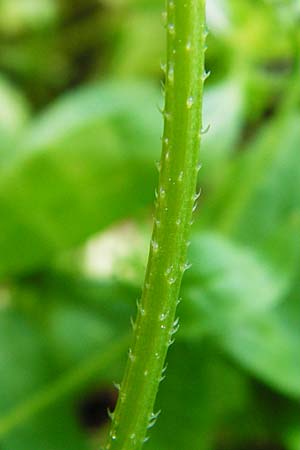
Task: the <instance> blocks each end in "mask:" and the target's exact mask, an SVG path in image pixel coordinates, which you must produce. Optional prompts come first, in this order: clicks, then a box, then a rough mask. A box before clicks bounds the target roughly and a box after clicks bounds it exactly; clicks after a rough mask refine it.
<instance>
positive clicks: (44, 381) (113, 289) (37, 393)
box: [0, 275, 132, 450]
mask: <svg viewBox="0 0 300 450" xmlns="http://www.w3.org/2000/svg"><path fill="white" fill-rule="evenodd" d="M131 292H132V289H131V288H127V287H126V286H125V285H118V284H116V283H109V282H107V283H95V284H93V283H91V282H89V283H88V282H87V281H85V282H83V281H78V280H77V281H75V279H73V278H72V277H70V276H62V275H61V276H54V275H53V276H50V278H48V277H46V278H42V279H41V280H39V281H37V280H36V282H35V284H34V285H32V284H31V283H29V284H28V282H26V283H25V284H24V283H22V285H20V286H19V287H18V288H15V289H14V290H13V293H12V299H11V302H12V303H13V304H15V305H16V306H11V307H10V308H9V309H5V310H3V311H1V314H0V324H1V327H0V334H1V343H0V360H1V366H0V385H1V389H0V394H1V405H0V442H1V443H3V445H4V448H5V449H9V450H10V449H13V450H19V449H20V450H21V449H22V450H24V448H26V449H27V448H28V449H29V448H41V449H43V450H48V449H49V450H57V449H59V450H60V449H63V448H66V449H71V448H74V449H81V448H87V444H86V437H84V436H83V435H81V434H82V433H81V432H80V430H79V424H78V423H76V421H75V409H74V405H73V400H74V394H76V393H77V392H78V391H79V390H80V389H82V388H83V387H85V388H86V387H87V386H91V385H93V384H95V383H97V386H99V385H100V386H101V385H103V384H105V383H106V382H109V383H112V381H113V379H114V378H113V377H115V376H116V374H117V375H118V376H120V365H122V364H123V356H125V353H126V350H127V348H128V345H129V338H128V328H129V327H128V323H129V312H130V310H131V308H129V305H128V303H127V297H128V295H129V293H130V294H131ZM130 297H131V295H130ZM111 303H112V305H111ZM36 305H38V306H37V308H36ZM41 305H42V306H41ZM113 317H115V320H113ZM62 427H63V430H62ZM15 430H17V432H15ZM64 430H65V431H66V433H65V434H64V432H63V431H64ZM48 434H49V436H48ZM52 434H53V436H52ZM43 441H44V442H43ZM22 443H23V444H22ZM22 445H23V446H22Z"/></svg>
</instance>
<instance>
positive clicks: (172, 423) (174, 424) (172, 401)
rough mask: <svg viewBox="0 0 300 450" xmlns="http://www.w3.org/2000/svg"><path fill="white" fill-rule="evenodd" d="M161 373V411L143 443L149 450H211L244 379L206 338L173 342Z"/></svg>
mask: <svg viewBox="0 0 300 450" xmlns="http://www.w3.org/2000/svg"><path fill="white" fill-rule="evenodd" d="M166 375H167V377H166V380H165V381H164V382H163V384H162V385H161V387H160V391H159V395H158V400H157V405H156V408H157V409H158V410H161V414H160V415H159V418H158V421H157V424H156V425H155V427H154V428H153V431H152V430H150V431H149V433H150V436H151V437H150V441H149V443H148V444H147V445H148V446H149V448H150V449H151V450H152V449H153V450H155V449H158V448H159V449H160V450H168V449H170V448H172V449H174V450H189V449H191V448H193V449H194V448H195V449H196V448H197V449H199V450H200V449H201V450H202V449H203V450H204V449H205V450H206V449H207V450H208V449H210V450H211V449H213V448H214V441H215V438H216V430H217V429H218V426H219V425H220V422H221V421H223V420H224V419H225V417H228V416H229V415H230V414H233V413H236V414H238V413H239V412H240V411H241V410H243V407H244V404H245V402H246V400H247V396H248V387H247V383H246V382H245V379H244V377H243V376H242V375H240V374H239V373H238V371H237V370H236V369H235V368H233V367H231V366H230V364H229V363H228V362H226V361H225V360H223V358H221V357H220V355H219V354H218V351H217V350H216V348H214V347H213V346H212V345H211V343H210V342H209V341H206V340H204V341H202V342H201V343H198V342H197V343H195V342H193V343H191V342H188V343H187V342H176V345H175V346H174V347H173V348H172V350H171V351H170V353H169V356H168V366H167V372H166Z"/></svg>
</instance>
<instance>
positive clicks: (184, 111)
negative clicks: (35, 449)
mask: <svg viewBox="0 0 300 450" xmlns="http://www.w3.org/2000/svg"><path fill="white" fill-rule="evenodd" d="M164 19H165V23H166V34H167V62H166V65H165V79H166V82H165V106H164V133H163V138H162V142H163V145H162V156H161V162H160V165H159V172H160V176H159V186H158V191H157V204H156V210H155V219H154V229H153V234H152V240H151V248H150V253H149V260H148V266H147V271H146V276H145V281H144V286H143V293H142V298H141V300H140V302H139V303H138V314H137V319H136V322H135V324H134V339H133V344H132V347H131V348H130V350H129V357H128V362H127V367H126V370H125V375H124V379H123V381H122V384H121V386H120V391H119V397H118V402H117V406H116V409H115V411H114V413H113V414H112V424H111V429H110V433H109V437H108V441H107V444H106V450H138V449H140V448H141V447H142V445H143V443H144V442H145V441H146V440H147V431H148V429H149V428H151V426H152V425H153V424H154V422H155V420H156V418H157V415H158V414H157V413H155V412H153V408H154V402H155V397H156V393H157V390H158V385H159V383H160V381H161V379H162V377H163V376H164V365H165V358H166V354H167V350H168V347H169V346H170V344H171V343H172V341H173V335H174V333H175V332H176V330H177V328H178V319H175V317H176V316H175V313H176V307H177V304H178V296H179V290H180V284H181V279H182V275H183V273H184V271H185V270H186V269H187V268H188V263H187V260H186V258H187V248H188V245H189V233H190V228H191V223H192V216H193V210H194V208H195V202H196V201H197V197H198V195H197V194H196V185H197V175H198V171H199V162H198V158H199V148H200V141H201V134H202V113H201V110H202V92H203V84H204V81H205V78H206V77H207V74H206V73H205V68H204V53H205V38H206V26H205V1H204V0H169V1H168V2H167V10H166V12H165V14H164Z"/></svg>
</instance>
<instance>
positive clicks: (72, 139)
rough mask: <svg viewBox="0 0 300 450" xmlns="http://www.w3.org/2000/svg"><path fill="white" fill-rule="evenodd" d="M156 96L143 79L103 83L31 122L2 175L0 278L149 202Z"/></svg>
mask: <svg viewBox="0 0 300 450" xmlns="http://www.w3.org/2000/svg"><path fill="white" fill-rule="evenodd" d="M155 96H156V93H155V91H154V89H152V88H151V87H150V86H149V85H147V84H137V83H136V84H130V83H127V84H118V83H105V84H103V85H102V86H93V87H88V88H84V89H82V90H81V91H79V92H77V93H73V94H71V95H70V96H69V97H68V98H66V99H64V100H61V101H60V102H58V104H56V105H54V106H53V107H52V108H51V109H50V111H48V112H47V113H46V114H44V115H43V116H42V117H41V118H39V119H37V120H36V121H35V123H34V124H33V126H32V127H31V129H30V130H29V131H28V132H27V133H26V134H25V135H24V136H23V138H22V142H21V144H20V146H19V148H18V151H17V152H16V154H15V157H14V158H12V159H11V160H10V161H9V164H6V165H5V164H4V169H3V170H2V174H1V181H0V212H1V221H0V232H1V236H2V238H0V254H1V255H3V257H2V258H1V257H0V274H1V275H2V276H3V275H8V274H11V273H16V272H21V271H24V270H25V271H26V270H30V269H32V268H34V267H37V266H38V265H40V264H46V263H47V262H48V260H49V258H51V257H53V256H54V255H55V254H57V253H58V252H61V251H62V250H65V249H69V248H71V247H73V246H75V245H78V244H80V243H82V242H83V241H84V240H85V239H86V238H87V237H89V236H90V235H91V234H93V233H96V232H97V231H99V230H101V229H103V228H105V227H107V226H108V225H110V224H111V223H113V222H116V221H118V220H121V219H124V218H127V217H129V216H130V215H133V214H136V213H137V211H138V210H140V209H141V208H142V207H144V206H145V205H146V204H148V203H149V202H150V199H152V197H153V192H152V191H153V186H154V179H155V176H156V174H155V170H154V160H155V156H156V151H157V150H158V149H159V134H158V130H159V129H160V116H159V114H158V112H157V111H156V109H155V106H154V104H153V98H155ZM141 180H142V182H141ZM4 255H5V257H4Z"/></svg>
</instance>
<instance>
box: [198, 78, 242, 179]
mask: <svg viewBox="0 0 300 450" xmlns="http://www.w3.org/2000/svg"><path fill="white" fill-rule="evenodd" d="M243 95H244V94H243V83H242V81H241V80H240V79H239V78H238V77H235V76H232V77H230V78H228V79H226V80H225V81H222V82H221V83H219V84H216V85H213V86H211V87H209V88H208V89H206V91H205V93H204V110H203V120H204V129H205V127H206V126H207V127H209V129H208V132H207V134H205V135H204V136H203V142H202V146H201V161H203V172H204V174H203V173H202V172H201V182H202V183H203V180H204V182H207V183H209V184H210V185H213V184H214V183H215V182H216V180H217V181H219V179H220V178H221V175H222V174H223V172H224V165H225V162H226V160H228V158H229V157H232V154H233V152H234V149H235V147H236V144H237V141H238V139H239V138H240V135H241V132H242V125H243V115H244V111H243V110H244V98H243Z"/></svg>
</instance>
